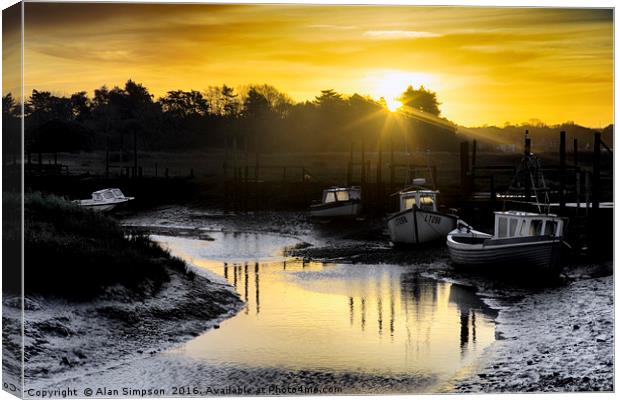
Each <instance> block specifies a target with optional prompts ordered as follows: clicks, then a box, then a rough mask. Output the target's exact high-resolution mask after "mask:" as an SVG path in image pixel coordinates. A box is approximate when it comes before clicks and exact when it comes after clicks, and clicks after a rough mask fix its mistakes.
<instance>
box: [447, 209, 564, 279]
mask: <svg viewBox="0 0 620 400" xmlns="http://www.w3.org/2000/svg"><path fill="white" fill-rule="evenodd" d="M563 232H564V220H563V219H562V218H560V217H558V216H556V215H554V214H538V213H530V212H522V211H496V212H495V229H494V233H493V235H489V234H487V233H483V232H479V231H475V230H473V229H472V228H471V227H470V226H468V225H467V224H465V223H464V222H462V221H459V225H458V227H457V229H455V230H453V231H452V232H450V234H449V235H448V238H447V244H448V250H449V253H450V258H451V259H452V262H454V263H455V264H459V265H464V266H474V265H476V266H485V265H508V264H510V265H515V264H517V265H519V266H521V267H528V266H534V267H538V268H542V269H545V270H548V271H550V272H551V271H553V270H555V269H556V268H557V267H559V263H560V251H561V249H562V243H563V241H562V236H563Z"/></svg>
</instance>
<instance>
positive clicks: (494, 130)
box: [460, 122, 614, 152]
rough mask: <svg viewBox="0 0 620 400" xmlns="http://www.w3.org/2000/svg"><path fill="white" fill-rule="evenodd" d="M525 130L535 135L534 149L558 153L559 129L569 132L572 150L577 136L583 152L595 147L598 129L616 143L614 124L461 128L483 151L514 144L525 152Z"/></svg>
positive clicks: (610, 143)
mask: <svg viewBox="0 0 620 400" xmlns="http://www.w3.org/2000/svg"><path fill="white" fill-rule="evenodd" d="M525 131H528V132H529V134H530V137H531V138H532V146H533V147H532V148H533V150H534V151H550V152H557V151H558V148H559V145H560V136H559V132H561V131H564V132H566V139H567V144H566V145H567V147H568V148H569V149H572V148H573V139H577V146H578V149H579V150H580V151H588V150H592V146H594V136H593V133H594V132H595V131H598V132H601V138H602V139H603V142H605V143H606V144H607V145H608V146H610V147H613V144H614V138H613V133H614V126H613V125H608V126H606V127H605V128H603V129H598V130H596V129H592V128H587V127H584V126H581V125H578V124H576V123H574V122H565V123H562V124H558V125H551V126H549V125H546V124H543V123H541V122H530V123H523V124H514V125H513V124H506V125H505V126H503V127H501V128H500V127H497V126H485V127H478V128H465V129H461V132H460V133H462V134H463V135H464V136H465V137H469V138H474V139H477V140H478V145H479V148H480V149H481V150H482V151H493V150H502V151H510V150H511V146H512V147H514V148H515V150H516V151H521V150H522V148H523V139H524V132H525Z"/></svg>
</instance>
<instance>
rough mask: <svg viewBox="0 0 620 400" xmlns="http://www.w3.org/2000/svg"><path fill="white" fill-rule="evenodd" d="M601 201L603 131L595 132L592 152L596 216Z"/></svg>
mask: <svg viewBox="0 0 620 400" xmlns="http://www.w3.org/2000/svg"><path fill="white" fill-rule="evenodd" d="M600 201H601V133H600V132H595V133H594V153H593V154H592V212H593V214H594V215H595V217H596V213H597V211H598V208H599V202H600Z"/></svg>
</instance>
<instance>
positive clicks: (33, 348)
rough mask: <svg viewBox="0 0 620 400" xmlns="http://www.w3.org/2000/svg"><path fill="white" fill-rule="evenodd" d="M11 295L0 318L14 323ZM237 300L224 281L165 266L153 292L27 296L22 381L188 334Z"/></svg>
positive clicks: (42, 380)
mask: <svg viewBox="0 0 620 400" xmlns="http://www.w3.org/2000/svg"><path fill="white" fill-rule="evenodd" d="M15 305H17V304H15V299H11V298H5V299H4V309H5V322H8V323H9V325H10V326H19V317H20V310H19V308H17V307H14V306H15ZM241 306H242V302H241V300H240V299H239V297H238V296H237V295H236V294H235V293H234V292H233V291H232V290H231V288H230V287H229V286H227V285H222V284H219V283H214V282H211V281H210V280H209V279H207V278H206V277H203V276H200V275H195V276H194V278H193V279H191V280H190V279H188V276H187V275H186V274H183V273H181V272H178V271H170V281H169V282H167V283H166V284H164V285H163V286H162V288H161V290H160V291H159V292H158V294H156V295H154V296H152V297H147V298H144V299H142V300H141V301H136V300H135V298H134V296H133V294H131V293H128V292H127V290H126V289H124V288H122V287H113V288H110V289H109V290H107V292H106V294H105V295H103V296H100V297H98V298H97V299H94V300H93V301H89V302H82V303H75V302H68V301H65V300H60V299H51V298H44V297H33V296H29V297H27V298H26V301H25V341H24V342H25V343H24V344H25V349H24V350H25V371H24V375H25V388H26V389H27V388H29V387H41V386H42V385H46V384H50V383H52V382H54V381H58V380H63V379H68V378H72V377H77V376H80V375H84V374H88V373H92V372H93V371H97V370H100V369H101V368H105V367H110V366H112V365H116V364H121V363H123V362H125V361H128V360H130V359H135V358H140V357H147V356H149V355H152V354H155V353H157V352H160V351H162V350H164V349H167V348H170V347H172V346H173V345H175V344H177V343H180V342H183V341H185V340H187V339H189V338H191V337H194V336H196V335H198V334H200V333H202V332H203V331H205V330H206V329H209V328H217V327H218V325H217V324H218V322H219V321H220V320H222V319H224V318H227V317H230V316H231V315H234V314H235V313H236V312H237V311H238V310H239V309H240V307H241Z"/></svg>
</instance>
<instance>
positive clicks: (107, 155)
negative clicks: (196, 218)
mask: <svg viewBox="0 0 620 400" xmlns="http://www.w3.org/2000/svg"><path fill="white" fill-rule="evenodd" d="M109 177H110V138H109V137H107V138H106V139H105V178H106V179H108V178H109Z"/></svg>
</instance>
